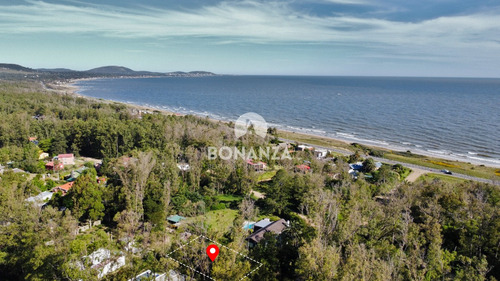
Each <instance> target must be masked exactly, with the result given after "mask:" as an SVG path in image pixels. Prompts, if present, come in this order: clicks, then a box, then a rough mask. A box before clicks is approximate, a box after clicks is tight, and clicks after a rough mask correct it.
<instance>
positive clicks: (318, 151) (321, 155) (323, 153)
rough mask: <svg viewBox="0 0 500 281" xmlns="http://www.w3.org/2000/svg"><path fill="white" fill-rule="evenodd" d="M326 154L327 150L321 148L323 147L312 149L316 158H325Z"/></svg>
mask: <svg viewBox="0 0 500 281" xmlns="http://www.w3.org/2000/svg"><path fill="white" fill-rule="evenodd" d="M327 154H328V150H326V149H323V148H316V149H315V150H314V156H316V158H318V159H323V158H325V157H326V155H327Z"/></svg>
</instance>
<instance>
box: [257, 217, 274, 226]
mask: <svg viewBox="0 0 500 281" xmlns="http://www.w3.org/2000/svg"><path fill="white" fill-rule="evenodd" d="M271 223H272V221H271V220H269V219H268V218H265V219H263V220H260V221H258V222H257V223H256V224H254V227H257V228H259V227H260V228H263V227H266V226H268V225H270V224H271Z"/></svg>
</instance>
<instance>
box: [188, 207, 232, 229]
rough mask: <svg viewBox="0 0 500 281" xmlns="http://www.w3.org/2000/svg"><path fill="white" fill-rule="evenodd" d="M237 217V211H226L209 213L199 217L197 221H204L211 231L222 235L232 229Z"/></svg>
mask: <svg viewBox="0 0 500 281" xmlns="http://www.w3.org/2000/svg"><path fill="white" fill-rule="evenodd" d="M237 215H238V211H237V210H232V209H224V210H215V211H210V212H207V213H206V214H205V215H203V216H199V217H197V219H201V220H203V221H204V222H205V224H206V225H207V226H208V228H209V229H211V230H213V231H215V232H217V233H219V234H222V233H225V232H227V231H228V230H229V228H231V226H232V225H233V221H234V219H235V218H236V216H237Z"/></svg>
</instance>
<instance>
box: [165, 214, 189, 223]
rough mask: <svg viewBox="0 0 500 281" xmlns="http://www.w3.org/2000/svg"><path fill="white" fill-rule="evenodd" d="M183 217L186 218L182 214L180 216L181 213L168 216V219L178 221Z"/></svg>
mask: <svg viewBox="0 0 500 281" xmlns="http://www.w3.org/2000/svg"><path fill="white" fill-rule="evenodd" d="M183 219H185V217H182V216H179V215H173V216H170V217H168V218H167V220H168V221H169V222H173V223H178V222H180V221H181V220H183Z"/></svg>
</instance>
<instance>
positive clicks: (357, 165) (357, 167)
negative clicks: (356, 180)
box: [349, 162, 363, 171]
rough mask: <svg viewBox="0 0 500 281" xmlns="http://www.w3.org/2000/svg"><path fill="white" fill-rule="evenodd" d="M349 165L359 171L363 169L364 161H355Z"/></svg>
mask: <svg viewBox="0 0 500 281" xmlns="http://www.w3.org/2000/svg"><path fill="white" fill-rule="evenodd" d="M349 167H350V168H351V169H353V170H356V171H359V170H361V169H363V163H361V162H358V163H354V164H349Z"/></svg>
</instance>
